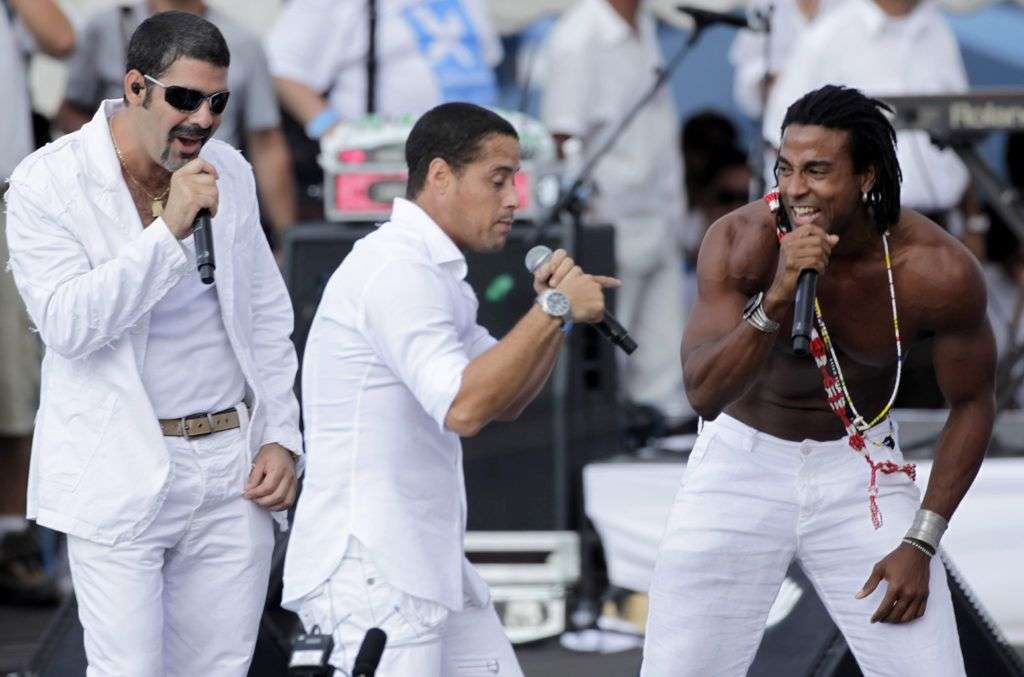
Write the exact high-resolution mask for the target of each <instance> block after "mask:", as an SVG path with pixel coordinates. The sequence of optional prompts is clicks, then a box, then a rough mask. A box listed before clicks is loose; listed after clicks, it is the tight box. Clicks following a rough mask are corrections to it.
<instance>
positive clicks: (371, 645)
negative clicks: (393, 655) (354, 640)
mask: <svg viewBox="0 0 1024 677" xmlns="http://www.w3.org/2000/svg"><path fill="white" fill-rule="evenodd" d="M387 641H388V636H387V634H386V633H385V632H384V631H383V630H381V629H380V628H370V629H369V630H367V631H366V635H365V636H364V637H363V643H362V644H360V645H359V652H358V653H356V662H355V663H354V664H353V665H352V677H373V674H374V673H375V672H377V664H378V663H380V657H381V656H382V655H383V654H384V645H385V644H387Z"/></svg>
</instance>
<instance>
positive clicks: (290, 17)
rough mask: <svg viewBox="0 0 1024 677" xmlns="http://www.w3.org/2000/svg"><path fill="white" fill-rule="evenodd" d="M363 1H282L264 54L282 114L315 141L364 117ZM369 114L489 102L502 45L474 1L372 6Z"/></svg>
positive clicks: (413, 0) (393, 1)
mask: <svg viewBox="0 0 1024 677" xmlns="http://www.w3.org/2000/svg"><path fill="white" fill-rule="evenodd" d="M370 4H371V3H367V2H336V1H335V0H291V1H290V2H288V3H287V4H286V5H285V6H284V7H283V8H282V10H281V14H280V15H279V16H278V17H277V20H276V21H275V23H274V25H273V27H272V28H271V29H270V31H269V32H268V33H267V35H266V38H265V41H264V45H265V48H266V52H267V58H268V60H269V62H270V72H271V74H272V75H273V76H274V81H275V84H276V85H277V91H278V95H279V96H280V97H281V103H282V104H283V105H284V107H285V109H286V110H288V112H289V113H290V114H291V115H292V116H293V117H294V118H295V119H296V120H297V121H298V122H299V123H300V124H302V125H303V126H304V127H305V129H306V134H307V135H308V136H309V137H310V138H311V139H319V138H320V137H321V136H323V134H324V133H326V132H327V131H328V130H329V129H330V128H331V127H332V126H334V125H335V124H336V123H338V122H339V121H341V120H352V119H358V118H360V117H362V116H363V115H365V114H366V113H367V112H368V111H367V109H368V106H367V98H368V97H367V79H368V73H367V57H368V53H369V45H370V39H369V11H370V10H369V5H370ZM372 4H373V5H374V6H375V8H376V12H377V22H376V29H375V34H376V50H375V59H376V68H377V70H376V83H375V87H374V97H375V105H374V106H373V111H372V112H375V113H380V114H383V115H398V114H408V115H412V116H419V115H422V114H423V113H425V112H426V111H427V110H428V109H430V108H432V107H434V106H436V105H437V104H439V103H442V102H445V101H467V102H470V103H476V104H479V105H482V106H485V105H493V104H494V103H496V102H497V93H498V91H497V84H496V82H495V77H494V71H493V67H494V66H496V65H497V64H498V62H499V61H500V60H501V56H502V51H501V43H500V42H499V41H498V36H497V33H495V31H494V28H493V27H492V25H491V22H490V18H489V15H488V11H487V8H486V5H485V3H484V2H483V0H375V2H373V3H372Z"/></svg>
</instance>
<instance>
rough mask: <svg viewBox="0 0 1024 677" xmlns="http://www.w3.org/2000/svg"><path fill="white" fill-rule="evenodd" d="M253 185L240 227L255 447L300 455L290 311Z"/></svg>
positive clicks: (300, 440)
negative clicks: (259, 405) (248, 279)
mask: <svg viewBox="0 0 1024 677" xmlns="http://www.w3.org/2000/svg"><path fill="white" fill-rule="evenodd" d="M250 180H251V178H250ZM252 190H253V195H252V198H251V200H250V204H252V210H251V211H250V213H249V215H248V216H247V217H246V221H245V223H243V224H240V227H243V228H245V229H246V232H247V233H248V235H249V237H250V238H252V241H251V243H250V245H251V246H250V249H249V251H251V252H252V256H253V279H252V297H251V298H252V339H251V340H252V352H253V357H254V358H255V363H256V365H255V366H256V370H257V371H258V374H259V380H260V384H261V387H262V393H261V394H262V396H263V405H264V411H265V413H266V417H267V418H266V420H267V426H266V428H265V429H264V432H263V439H261V440H260V446H262V445H264V444H270V443H271V442H276V443H277V444H280V445H281V446H282V447H284V448H285V449H288V450H289V451H291V452H293V453H296V454H302V434H301V433H300V432H299V403H298V400H297V399H296V398H295V390H294V388H295V373H296V371H297V370H298V358H297V357H296V355H295V346H294V344H293V343H292V340H291V334H292V329H293V327H294V323H295V315H294V312H293V311H292V302H291V299H290V297H289V296H288V290H287V288H286V287H285V285H284V280H283V279H282V278H281V272H280V270H279V269H278V267H277V262H276V261H275V260H274V255H273V253H272V252H271V251H270V245H269V244H268V243H267V238H266V237H265V236H264V235H263V229H262V228H261V227H260V220H259V206H258V204H257V202H256V195H255V184H253V185H252ZM296 470H297V471H298V470H301V467H297V468H296Z"/></svg>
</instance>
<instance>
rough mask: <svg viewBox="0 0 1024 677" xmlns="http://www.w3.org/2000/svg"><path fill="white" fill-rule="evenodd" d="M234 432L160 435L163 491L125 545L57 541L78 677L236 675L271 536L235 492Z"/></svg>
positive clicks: (245, 659) (237, 444) (248, 643)
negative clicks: (165, 469) (77, 623)
mask: <svg viewBox="0 0 1024 677" xmlns="http://www.w3.org/2000/svg"><path fill="white" fill-rule="evenodd" d="M241 409H242V408H241V407H240V413H243V412H242V411H241ZM242 418H243V422H244V420H245V417H244V414H243V416H242ZM245 429H246V426H244V425H243V427H242V428H239V429H236V430H226V431H224V432H219V433H213V434H212V435H208V436H205V437H200V438H194V439H192V440H186V439H184V438H180V437H165V438H164V439H165V440H166V443H167V450H168V452H169V453H170V458H171V463H172V470H171V483H170V488H169V490H168V492H167V497H166V499H165V501H164V504H163V507H162V508H161V509H160V512H159V513H158V515H157V517H156V519H155V520H154V522H153V524H151V525H150V526H149V528H147V529H146V530H145V531H144V532H143V533H142V534H141V535H140V536H139V537H138V538H136V539H135V540H134V541H131V542H128V543H118V544H116V545H113V546H107V545H101V544H98V543H94V542H92V541H87V540H84V539H81V538H76V537H73V536H69V537H68V556H69V560H70V564H71V576H72V580H73V581H74V586H75V594H76V596H77V598H78V613H79V617H80V618H81V621H82V627H83V628H84V630H85V652H86V655H87V656H88V659H89V668H88V671H87V674H88V675H89V677H101V676H103V677H107V676H110V677H115V676H116V677H154V676H157V675H168V676H170V675H181V676H182V677H196V676H197V675H204V676H207V675H208V676H210V677H233V676H238V677H244V675H245V674H246V673H247V672H248V669H249V662H250V660H251V659H252V654H253V648H254V646H255V644H256V634H257V632H258V630H259V620H260V615H261V613H262V611H263V604H264V600H265V598H266V595H267V583H268V579H269V575H270V557H271V552H272V550H273V547H274V533H273V526H272V523H271V517H270V513H268V512H267V511H265V510H263V509H262V508H260V507H259V506H257V505H256V504H255V503H253V502H252V501H250V500H248V499H246V498H244V497H243V496H242V491H243V488H244V486H245V481H246V478H247V476H248V473H249V458H248V454H247V453H246V449H245V446H246V445H245V436H244V434H243V431H244V430H245ZM125 453H130V450H125Z"/></svg>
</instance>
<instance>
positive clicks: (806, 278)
mask: <svg viewBox="0 0 1024 677" xmlns="http://www.w3.org/2000/svg"><path fill="white" fill-rule="evenodd" d="M817 287H818V271H816V270H801V271H800V277H798V278H797V282H796V297H795V298H794V299H793V333H792V334H790V338H791V339H792V341H793V352H794V353H796V354H797V355H799V356H800V357H806V355H807V353H808V352H809V349H810V345H811V323H812V322H814V296H815V294H816V293H817Z"/></svg>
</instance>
